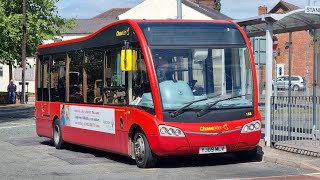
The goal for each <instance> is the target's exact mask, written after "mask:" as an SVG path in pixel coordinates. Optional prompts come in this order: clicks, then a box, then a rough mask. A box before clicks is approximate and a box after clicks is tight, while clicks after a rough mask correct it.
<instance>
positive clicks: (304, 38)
mask: <svg viewBox="0 0 320 180" xmlns="http://www.w3.org/2000/svg"><path fill="white" fill-rule="evenodd" d="M263 7H264V6H260V7H259V8H258V11H259V12H258V13H260V8H261V12H262V11H263V10H262V9H263ZM283 12H284V11H283V9H281V8H279V9H277V10H276V12H275V13H283ZM276 36H277V37H278V48H277V52H279V53H277V56H276V58H277V64H284V75H289V49H286V42H289V33H283V34H276ZM308 41H309V45H310V46H309V47H307V46H308ZM272 63H273V70H272V71H273V72H272V79H274V78H275V77H274V76H275V75H274V74H275V72H274V69H275V64H274V61H272ZM262 68H263V69H261V70H262V72H261V79H262V80H263V82H264V83H263V84H265V82H266V81H265V80H266V73H265V70H266V69H265V66H264V67H262ZM291 70H292V71H291V72H292V75H298V76H302V77H304V78H306V79H307V82H308V87H312V83H313V39H312V36H308V33H307V31H298V32H293V33H292V69H291Z"/></svg>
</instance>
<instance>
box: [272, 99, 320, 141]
mask: <svg viewBox="0 0 320 180" xmlns="http://www.w3.org/2000/svg"><path fill="white" fill-rule="evenodd" d="M313 98H315V99H313ZM271 103H272V106H271V112H272V114H271V142H273V143H275V142H281V143H282V144H283V143H284V144H295V145H300V146H317V147H319V146H320V117H319V115H320V97H312V96H291V97H290V96H277V97H274V96H272V97H271Z"/></svg>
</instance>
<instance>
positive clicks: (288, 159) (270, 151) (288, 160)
mask: <svg viewBox="0 0 320 180" xmlns="http://www.w3.org/2000/svg"><path fill="white" fill-rule="evenodd" d="M33 106H34V101H29V102H28V104H20V103H17V104H0V111H3V110H5V109H7V108H18V109H23V108H26V109H27V108H30V107H33ZM258 154H259V155H260V156H261V157H262V161H264V162H271V163H277V164H281V165H285V166H290V167H295V168H302V169H308V170H315V171H319V172H320V144H319V146H318V147H317V146H302V145H297V144H295V143H281V142H277V143H275V144H273V146H272V147H268V146H266V145H265V141H264V140H263V139H261V141H260V142H259V148H258Z"/></svg>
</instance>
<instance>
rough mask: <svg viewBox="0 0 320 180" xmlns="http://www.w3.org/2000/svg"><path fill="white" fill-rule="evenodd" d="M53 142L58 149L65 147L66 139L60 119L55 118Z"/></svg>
mask: <svg viewBox="0 0 320 180" xmlns="http://www.w3.org/2000/svg"><path fill="white" fill-rule="evenodd" d="M53 143H54V146H55V147H56V149H62V148H63V145H64V141H63V139H62V133H61V125H60V121H59V120H58V119H55V120H54V123H53Z"/></svg>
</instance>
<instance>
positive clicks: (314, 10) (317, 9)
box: [304, 6, 320, 14]
mask: <svg viewBox="0 0 320 180" xmlns="http://www.w3.org/2000/svg"><path fill="white" fill-rule="evenodd" d="M304 12H305V13H308V14H320V6H306V7H305V9H304Z"/></svg>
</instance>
